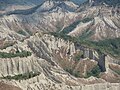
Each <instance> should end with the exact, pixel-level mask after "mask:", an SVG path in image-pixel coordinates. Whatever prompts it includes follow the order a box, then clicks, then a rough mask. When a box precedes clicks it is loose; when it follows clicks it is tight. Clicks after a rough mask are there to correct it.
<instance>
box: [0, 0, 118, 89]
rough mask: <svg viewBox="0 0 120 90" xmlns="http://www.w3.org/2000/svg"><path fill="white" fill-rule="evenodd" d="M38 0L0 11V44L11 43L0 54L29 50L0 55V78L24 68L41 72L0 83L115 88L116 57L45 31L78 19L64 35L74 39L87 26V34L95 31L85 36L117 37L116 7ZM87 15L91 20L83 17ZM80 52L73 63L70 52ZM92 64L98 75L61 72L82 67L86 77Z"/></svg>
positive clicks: (51, 30)
mask: <svg viewBox="0 0 120 90" xmlns="http://www.w3.org/2000/svg"><path fill="white" fill-rule="evenodd" d="M23 1H24V0H23ZM74 1H75V2H76V0H74ZM31 2H33V3H31ZM38 2H40V3H37V1H36V0H34V1H33V0H30V2H27V4H25V2H23V4H18V2H16V3H14V4H10V5H8V6H7V7H5V8H4V9H3V10H1V9H0V43H2V42H3V43H4V40H5V41H15V42H16V43H14V44H13V45H12V46H9V47H7V48H5V49H2V50H0V52H7V53H9V52H10V51H11V50H12V49H14V50H15V51H16V50H17V49H18V50H19V51H20V52H21V51H23V50H26V51H30V52H31V53H32V55H31V56H28V57H15V58H0V77H3V76H4V77H6V76H9V75H10V76H15V75H19V74H25V73H28V72H40V74H39V75H37V76H35V77H32V78H30V79H26V80H5V79H0V81H1V82H4V83H6V84H8V85H14V86H17V87H19V88H21V89H22V90H97V89H98V90H120V81H119V80H120V75H118V74H117V73H116V72H115V71H113V70H112V69H119V68H120V66H119V64H120V62H119V60H118V59H115V58H113V57H112V56H110V55H105V54H102V55H100V54H99V53H98V52H97V51H96V50H94V49H90V48H88V47H85V46H78V47H76V45H75V43H73V42H71V41H65V40H63V39H61V38H57V37H54V36H52V35H50V34H49V32H62V31H63V30H64V28H65V27H69V25H70V24H72V23H73V22H76V21H78V20H79V21H80V23H78V24H77V26H76V27H74V28H73V30H71V31H70V32H69V33H67V34H68V35H70V36H74V37H76V36H80V35H82V34H83V33H84V32H85V31H86V30H88V32H87V33H89V32H94V33H93V34H92V35H90V36H89V35H88V36H89V37H88V39H90V40H94V41H98V40H103V39H106V38H118V37H120V23H119V21H120V13H119V11H120V10H119V7H115V8H114V7H109V6H105V5H99V6H89V5H86V6H84V5H83V6H78V4H77V5H76V4H74V3H73V2H71V1H45V2H44V0H39V1H38ZM86 18H89V19H90V20H85V21H84V19H86ZM2 40H3V41H2ZM4 44H5V43H4ZM2 45H3V44H2ZM79 51H82V52H83V56H82V58H80V60H79V61H78V62H77V61H75V55H76V54H77V53H78V52H79ZM87 65H88V66H87ZM95 65H99V67H100V69H101V71H103V73H101V76H100V78H96V77H93V76H91V77H89V78H76V77H74V76H73V75H71V74H70V73H68V72H66V71H65V69H67V68H68V67H70V68H73V72H75V71H81V73H82V74H83V76H85V75H86V72H87V71H88V70H90V69H91V68H92V67H93V66H95ZM112 78H113V79H112Z"/></svg>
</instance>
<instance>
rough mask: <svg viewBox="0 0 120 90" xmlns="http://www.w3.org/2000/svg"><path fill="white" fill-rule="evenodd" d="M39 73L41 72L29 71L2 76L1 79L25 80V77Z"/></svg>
mask: <svg viewBox="0 0 120 90" xmlns="http://www.w3.org/2000/svg"><path fill="white" fill-rule="evenodd" d="M39 74H40V72H28V73H24V74H19V75H15V76H6V77H1V79H9V80H11V79H14V80H25V79H29V78H32V77H35V76H38V75H39Z"/></svg>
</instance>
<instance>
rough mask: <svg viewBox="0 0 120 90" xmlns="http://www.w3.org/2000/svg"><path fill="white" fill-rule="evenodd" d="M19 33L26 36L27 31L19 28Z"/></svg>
mask: <svg viewBox="0 0 120 90" xmlns="http://www.w3.org/2000/svg"><path fill="white" fill-rule="evenodd" d="M17 33H19V34H21V35H24V36H26V33H25V32H24V31H23V30H19V31H18V32H17Z"/></svg>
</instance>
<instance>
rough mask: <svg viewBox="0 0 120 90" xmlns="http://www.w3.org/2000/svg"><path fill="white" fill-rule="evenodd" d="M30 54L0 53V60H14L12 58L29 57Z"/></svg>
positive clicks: (23, 52)
mask: <svg viewBox="0 0 120 90" xmlns="http://www.w3.org/2000/svg"><path fill="white" fill-rule="evenodd" d="M31 55H32V53H31V52H29V51H22V52H16V53H15V54H14V53H6V52H0V58H14V57H27V56H31Z"/></svg>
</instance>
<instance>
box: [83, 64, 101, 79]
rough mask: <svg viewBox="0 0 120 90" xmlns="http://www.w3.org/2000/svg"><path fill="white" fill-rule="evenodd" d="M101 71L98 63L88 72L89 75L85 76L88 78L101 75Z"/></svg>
mask: <svg viewBox="0 0 120 90" xmlns="http://www.w3.org/2000/svg"><path fill="white" fill-rule="evenodd" d="M100 72H101V70H100V68H99V66H98V65H97V66H95V67H94V68H93V69H92V70H91V71H88V72H87V75H86V77H85V78H88V77H90V76H94V77H99V74H100Z"/></svg>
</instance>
